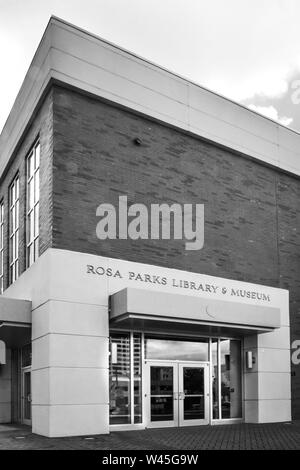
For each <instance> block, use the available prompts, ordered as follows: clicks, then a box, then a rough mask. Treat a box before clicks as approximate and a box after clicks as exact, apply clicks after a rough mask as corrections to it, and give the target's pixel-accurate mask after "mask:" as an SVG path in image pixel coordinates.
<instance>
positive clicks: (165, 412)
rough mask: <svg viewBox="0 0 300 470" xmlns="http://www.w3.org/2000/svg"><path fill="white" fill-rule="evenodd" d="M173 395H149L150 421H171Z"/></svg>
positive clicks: (172, 417)
mask: <svg viewBox="0 0 300 470" xmlns="http://www.w3.org/2000/svg"><path fill="white" fill-rule="evenodd" d="M173 419H174V410H173V397H151V421H173Z"/></svg>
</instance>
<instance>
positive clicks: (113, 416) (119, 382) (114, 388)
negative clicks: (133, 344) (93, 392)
mask: <svg viewBox="0 0 300 470" xmlns="http://www.w3.org/2000/svg"><path fill="white" fill-rule="evenodd" d="M109 390H110V401H109V403H110V424H129V423H130V422H131V406H130V404H131V396H130V336H129V335H128V334H120V335H117V334H116V335H113V336H112V337H111V340H110V369H109Z"/></svg>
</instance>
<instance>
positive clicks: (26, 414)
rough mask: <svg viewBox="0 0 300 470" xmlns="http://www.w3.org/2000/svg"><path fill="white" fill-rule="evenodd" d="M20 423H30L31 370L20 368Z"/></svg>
mask: <svg viewBox="0 0 300 470" xmlns="http://www.w3.org/2000/svg"><path fill="white" fill-rule="evenodd" d="M22 423H24V424H28V425H31V370H30V369H29V370H28V369H23V370H22Z"/></svg>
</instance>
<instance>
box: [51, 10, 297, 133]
mask: <svg viewBox="0 0 300 470" xmlns="http://www.w3.org/2000/svg"><path fill="white" fill-rule="evenodd" d="M52 19H54V20H56V21H58V22H59V23H62V24H65V25H66V26H69V27H71V28H73V29H77V31H80V32H81V33H84V34H86V35H88V36H91V37H92V38H94V39H97V40H100V41H102V42H103V43H105V44H107V45H109V46H112V47H114V48H116V49H119V50H120V51H122V52H125V53H126V54H129V55H131V56H132V57H135V58H136V59H139V60H142V61H143V62H146V63H148V64H149V65H151V66H153V67H155V68H158V69H160V70H163V71H164V72H167V73H170V74H172V75H174V76H175V77H177V78H179V79H180V80H183V81H185V82H188V83H191V84H192V85H195V86H197V87H199V88H202V89H203V90H205V91H208V92H209V93H212V94H213V95H216V96H218V97H219V98H222V99H224V100H226V101H229V102H230V103H232V104H234V105H237V106H240V107H241V108H243V109H245V110H247V111H249V112H251V113H253V114H255V115H258V116H260V117H263V118H264V119H266V120H267V121H270V122H273V123H274V124H277V125H278V126H281V127H283V128H284V129H288V130H289V131H291V132H294V133H295V134H297V135H300V131H297V130H296V129H293V128H292V127H288V126H285V125H284V124H282V123H281V122H279V121H276V120H275V119H272V118H270V117H268V116H265V115H264V114H261V113H259V112H257V111H254V110H253V109H251V108H249V107H248V106H246V105H244V104H241V103H239V102H238V101H235V100H233V99H232V98H228V97H227V96H225V95H223V94H222V93H219V92H217V91H214V90H212V89H211V88H208V87H205V86H203V85H200V83H198V82H195V81H194V80H191V79H190V78H187V77H185V76H184V75H181V74H179V73H177V72H174V71H173V70H172V69H167V68H166V67H164V66H162V65H160V64H158V63H156V62H153V61H151V60H149V59H147V58H145V57H144V56H141V55H139V54H137V53H135V52H132V51H130V50H129V49H126V48H124V47H122V46H119V45H118V44H116V43H114V42H111V41H109V40H108V39H105V38H103V37H102V36H99V35H98V34H96V33H91V32H90V31H88V30H87V29H85V28H82V27H80V26H77V25H74V24H73V23H70V22H69V21H66V20H64V19H63V18H60V17H59V16H56V15H51V16H50V18H49V21H48V23H47V27H48V25H49V23H50V22H51V20H52ZM44 34H45V33H44ZM43 36H44V35H43Z"/></svg>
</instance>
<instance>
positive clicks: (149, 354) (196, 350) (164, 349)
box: [146, 338, 208, 361]
mask: <svg viewBox="0 0 300 470" xmlns="http://www.w3.org/2000/svg"><path fill="white" fill-rule="evenodd" d="M146 358H147V359H172V360H183V361H208V339H206V338H204V339H199V340H198V341H197V342H196V341H173V340H171V339H170V340H166V339H158V338H147V339H146Z"/></svg>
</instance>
